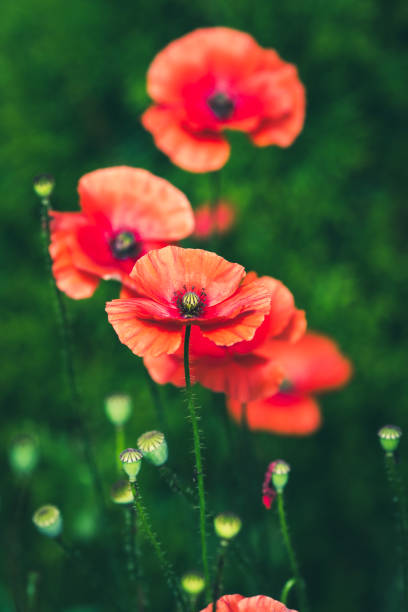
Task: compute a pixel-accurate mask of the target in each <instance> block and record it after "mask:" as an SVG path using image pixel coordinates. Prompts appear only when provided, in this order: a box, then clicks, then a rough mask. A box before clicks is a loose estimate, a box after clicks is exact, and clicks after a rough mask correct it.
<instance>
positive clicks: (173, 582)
mask: <svg viewBox="0 0 408 612" xmlns="http://www.w3.org/2000/svg"><path fill="white" fill-rule="evenodd" d="M130 485H131V487H132V492H133V498H134V499H133V505H134V508H135V510H136V516H137V522H138V524H139V526H140V528H141V530H142V532H143V533H144V535H145V537H146V539H147V540H148V541H149V542H150V544H151V546H152V548H153V550H154V552H155V553H156V557H157V559H158V561H159V564H160V567H161V569H162V571H163V574H164V575H165V578H166V580H167V583H168V585H169V587H170V588H171V590H172V592H173V595H174V596H175V598H176V600H177V602H178V603H179V604H180V606H181V608H182V610H184V611H186V610H187V607H186V602H185V600H184V597H183V594H182V592H181V589H180V586H179V582H178V580H177V578H176V574H175V572H174V570H173V567H172V566H171V564H170V562H169V561H168V559H167V557H166V554H165V552H164V550H163V547H162V545H161V542H160V540H159V538H158V537H157V535H156V533H155V532H154V531H153V528H152V526H151V524H150V519H149V515H148V513H147V510H146V508H145V507H144V504H143V500H142V497H141V494H140V491H139V487H138V486H137V483H136V482H131V483H130Z"/></svg>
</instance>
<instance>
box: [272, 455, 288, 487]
mask: <svg viewBox="0 0 408 612" xmlns="http://www.w3.org/2000/svg"><path fill="white" fill-rule="evenodd" d="M289 472H290V466H289V464H288V463H286V461H283V459H278V460H277V461H274V466H273V469H272V483H273V486H274V487H275V489H276V490H277V491H278V493H280V492H282V491H283V489H284V488H285V486H286V483H287V482H288V478H289Z"/></svg>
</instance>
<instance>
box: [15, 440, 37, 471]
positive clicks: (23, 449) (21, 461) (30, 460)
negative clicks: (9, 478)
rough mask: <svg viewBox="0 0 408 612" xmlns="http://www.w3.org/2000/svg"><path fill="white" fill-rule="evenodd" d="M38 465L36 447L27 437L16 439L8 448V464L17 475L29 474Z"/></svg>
mask: <svg viewBox="0 0 408 612" xmlns="http://www.w3.org/2000/svg"><path fill="white" fill-rule="evenodd" d="M37 463H38V445H37V442H36V440H35V439H34V438H32V437H31V436H28V435H24V436H19V437H18V438H16V439H15V440H14V442H13V444H12V446H11V448H10V464H11V467H12V468H13V470H14V471H15V472H17V473H18V474H29V473H30V472H32V471H33V469H34V468H35V466H36V465H37Z"/></svg>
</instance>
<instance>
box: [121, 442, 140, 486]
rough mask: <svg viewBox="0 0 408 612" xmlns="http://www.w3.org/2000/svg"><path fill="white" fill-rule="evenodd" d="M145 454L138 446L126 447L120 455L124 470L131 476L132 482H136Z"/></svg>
mask: <svg viewBox="0 0 408 612" xmlns="http://www.w3.org/2000/svg"><path fill="white" fill-rule="evenodd" d="M142 458H143V454H142V453H141V452H140V451H139V450H137V448H126V449H125V450H124V451H122V452H121V453H120V455H119V459H120V460H121V462H122V467H123V470H124V472H126V474H127V475H128V476H129V480H130V482H135V480H136V476H137V475H138V473H139V472H140V468H141V467H142Z"/></svg>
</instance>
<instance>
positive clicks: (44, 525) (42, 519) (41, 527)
mask: <svg viewBox="0 0 408 612" xmlns="http://www.w3.org/2000/svg"><path fill="white" fill-rule="evenodd" d="M33 523H34V525H35V526H36V527H37V529H38V531H39V532H40V533H42V534H44V535H46V536H48V537H49V538H57V537H58V536H59V535H60V534H61V531H62V516H61V512H60V511H59V510H58V508H57V507H56V506H52V505H50V504H48V505H46V506H41V508H38V510H37V511H36V512H35V513H34V516H33Z"/></svg>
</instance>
